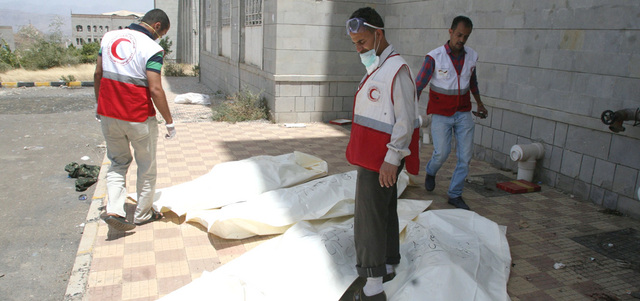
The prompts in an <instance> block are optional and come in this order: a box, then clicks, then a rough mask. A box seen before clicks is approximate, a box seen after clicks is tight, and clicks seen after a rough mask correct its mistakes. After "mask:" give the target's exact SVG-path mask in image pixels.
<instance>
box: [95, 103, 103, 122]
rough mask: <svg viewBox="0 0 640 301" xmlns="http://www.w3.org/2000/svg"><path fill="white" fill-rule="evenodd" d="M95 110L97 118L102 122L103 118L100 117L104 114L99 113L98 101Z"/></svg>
mask: <svg viewBox="0 0 640 301" xmlns="http://www.w3.org/2000/svg"><path fill="white" fill-rule="evenodd" d="M95 111H96V120H97V121H98V122H101V121H102V119H100V118H102V116H100V115H99V114H98V104H97V103H96V106H95Z"/></svg>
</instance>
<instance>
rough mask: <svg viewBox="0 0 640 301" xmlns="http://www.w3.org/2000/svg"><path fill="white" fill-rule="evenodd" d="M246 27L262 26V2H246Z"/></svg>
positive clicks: (250, 0)
mask: <svg viewBox="0 0 640 301" xmlns="http://www.w3.org/2000/svg"><path fill="white" fill-rule="evenodd" d="M244 4H245V5H244V14H245V16H244V25H245V26H254V25H262V0H245V3H244Z"/></svg>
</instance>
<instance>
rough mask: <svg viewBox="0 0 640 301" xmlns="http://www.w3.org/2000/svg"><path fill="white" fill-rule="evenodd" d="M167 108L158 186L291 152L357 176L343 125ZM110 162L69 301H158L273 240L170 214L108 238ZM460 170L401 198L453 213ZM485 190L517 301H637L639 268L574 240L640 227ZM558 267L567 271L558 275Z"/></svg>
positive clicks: (481, 199)
mask: <svg viewBox="0 0 640 301" xmlns="http://www.w3.org/2000/svg"><path fill="white" fill-rule="evenodd" d="M170 99H172V98H170ZM171 107H172V110H173V111H174V112H180V111H181V112H188V113H186V114H184V117H180V118H176V124H177V127H176V128H177V131H178V136H177V137H176V138H175V139H173V140H165V139H159V143H158V181H157V187H158V188H164V187H169V186H173V185H176V184H179V183H183V182H186V181H190V180H193V179H195V178H197V177H199V176H202V175H203V174H205V173H207V172H208V171H209V170H210V169H211V168H212V167H213V166H214V165H216V164H218V163H221V162H226V161H233V160H240V159H245V158H248V157H252V156H256V155H280V154H285V153H290V152H292V151H301V152H305V153H309V154H312V155H315V156H318V157H320V158H322V159H324V160H326V161H327V162H328V164H329V173H330V174H335V173H341V172H345V171H349V170H352V169H353V167H352V166H350V165H349V164H348V163H347V162H346V160H345V158H344V149H345V147H346V143H347V140H348V136H349V131H348V129H345V128H343V127H341V126H337V125H330V124H322V123H310V124H307V125H306V127H303V128H288V127H285V126H283V125H281V124H280V125H279V124H269V123H262V122H249V123H238V124H227V123H217V122H209V121H206V119H203V118H201V117H196V118H190V117H189V116H191V117H193V116H202V114H206V111H205V110H208V108H207V107H204V106H199V107H194V106H193V105H176V104H171ZM194 121H198V122H194ZM431 151H432V147H431V146H430V145H424V146H423V148H422V151H421V158H422V159H424V158H428V157H429V155H430V153H431ZM108 164H109V162H108V160H106V159H105V162H104V163H103V173H101V179H100V181H99V183H98V185H99V186H98V187H97V188H96V192H95V195H94V197H93V204H92V206H91V209H90V212H89V214H88V218H87V219H88V220H87V223H86V226H85V231H84V234H83V239H82V242H81V243H80V246H79V250H78V260H77V261H76V266H75V267H74V274H73V275H72V277H71V279H70V283H69V288H68V290H67V296H66V297H65V299H72V300H91V301H94V300H96V301H97V300H155V299H158V298H159V297H162V296H164V295H166V294H168V293H170V292H172V291H174V290H176V289H178V288H180V287H182V286H184V285H186V284H188V283H190V282H191V281H192V280H194V279H196V278H198V277H199V276H200V275H201V273H202V272H203V271H211V270H214V269H216V268H217V267H219V266H221V265H223V264H225V263H227V262H229V261H231V260H233V259H234V258H236V257H238V256H240V255H242V254H243V253H244V252H246V251H248V250H250V249H251V248H253V247H255V246H257V245H258V244H260V243H261V242H263V241H265V240H268V239H269V238H271V237H255V238H250V239H244V240H225V239H220V238H218V237H216V236H214V235H212V234H208V233H207V232H206V230H205V229H204V228H202V227H200V226H198V225H196V224H192V223H185V222H184V217H183V218H179V217H177V216H175V214H173V215H172V214H171V213H169V214H167V215H166V218H164V219H163V220H161V221H158V222H154V223H150V224H147V225H144V226H139V227H137V228H136V229H135V230H134V231H131V232H128V233H122V232H110V231H109V228H108V226H107V225H106V224H105V223H104V222H103V221H102V220H101V219H99V218H98V216H99V215H100V214H104V208H103V205H104V203H105V201H106V200H105V197H106V195H105V191H106V190H105V187H104V186H105V181H104V172H105V171H106V169H107V167H108ZM424 164H425V162H422V165H423V166H424ZM454 165H455V156H454V154H452V156H451V157H450V158H449V161H448V162H447V163H446V165H445V166H444V167H443V169H442V170H441V171H440V172H439V174H438V177H437V187H436V190H435V191H433V192H426V191H425V190H424V188H422V187H409V188H408V189H407V190H406V191H405V193H404V195H403V196H402V197H404V198H413V199H424V200H434V202H433V204H432V205H431V206H430V208H429V209H448V208H451V207H450V206H449V205H447V204H446V189H447V187H446V186H448V177H450V175H451V172H452V170H453V167H454ZM421 170H424V169H421ZM495 173H502V174H504V175H506V176H508V177H511V178H515V177H514V175H513V174H512V173H508V172H502V171H499V170H497V169H495V168H493V167H491V166H490V165H489V164H487V163H485V162H479V161H472V163H471V169H470V175H472V176H473V175H484V174H495ZM420 176H421V177H423V176H424V171H421V174H420ZM128 183H129V191H130V192H134V189H135V164H134V165H133V166H132V168H131V170H130V173H129V178H128ZM480 192H482V191H479V192H478V191H476V190H472V189H468V188H465V192H464V197H465V199H466V200H467V203H468V204H469V206H470V207H471V208H472V209H473V210H474V211H475V212H477V213H479V214H481V215H482V216H484V217H487V218H489V219H491V220H493V221H495V222H496V223H498V224H500V225H505V226H507V238H508V241H509V246H510V248H511V255H512V259H513V264H512V270H511V276H510V279H509V283H508V287H507V288H508V292H509V295H510V296H511V298H512V300H637V299H635V298H634V297H632V296H631V295H630V293H631V292H635V291H640V272H638V271H637V269H636V270H635V271H634V270H633V269H631V268H630V267H629V266H628V264H625V263H624V262H621V261H616V260H614V259H611V258H608V257H606V256H604V255H601V254H599V253H597V252H595V251H592V250H591V249H589V248H587V247H584V246H583V245H581V244H579V243H577V242H575V241H574V240H572V238H573V237H577V236H583V235H588V234H596V233H601V232H608V231H614V230H621V229H627V228H633V229H636V230H640V221H638V220H633V219H631V218H628V217H621V216H616V215H612V214H606V213H603V212H601V208H599V207H596V206H594V205H591V204H590V203H587V202H586V201H582V200H579V199H576V198H573V197H572V196H570V195H567V194H564V193H561V192H559V191H558V190H555V189H553V188H550V187H548V186H543V187H542V191H540V192H535V193H526V194H514V195H512V194H503V195H501V196H494V197H485V196H483V195H482V194H481V193H480ZM132 208H133V207H132V206H130V208H129V209H132ZM637 251H638V252H640V250H637ZM555 263H563V264H564V265H565V267H564V268H561V269H555V268H554V264H555ZM345 300H347V299H346V298H345Z"/></svg>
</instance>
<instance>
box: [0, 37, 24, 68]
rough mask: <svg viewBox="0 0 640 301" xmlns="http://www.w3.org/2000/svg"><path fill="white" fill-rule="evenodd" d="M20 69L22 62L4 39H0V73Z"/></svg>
mask: <svg viewBox="0 0 640 301" xmlns="http://www.w3.org/2000/svg"><path fill="white" fill-rule="evenodd" d="M18 67H20V61H19V60H18V57H17V56H16V54H15V53H13V52H11V48H10V47H9V45H8V44H7V42H6V41H5V40H4V39H0V72H5V71H9V70H11V69H15V68H18Z"/></svg>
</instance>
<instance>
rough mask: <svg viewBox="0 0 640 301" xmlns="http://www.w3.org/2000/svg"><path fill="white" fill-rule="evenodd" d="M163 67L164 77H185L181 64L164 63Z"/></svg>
mask: <svg viewBox="0 0 640 301" xmlns="http://www.w3.org/2000/svg"><path fill="white" fill-rule="evenodd" d="M163 67H164V71H163V73H164V75H165V76H187V74H186V73H185V72H184V68H183V66H182V65H181V64H176V63H172V62H167V61H165V63H164V65H163Z"/></svg>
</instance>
